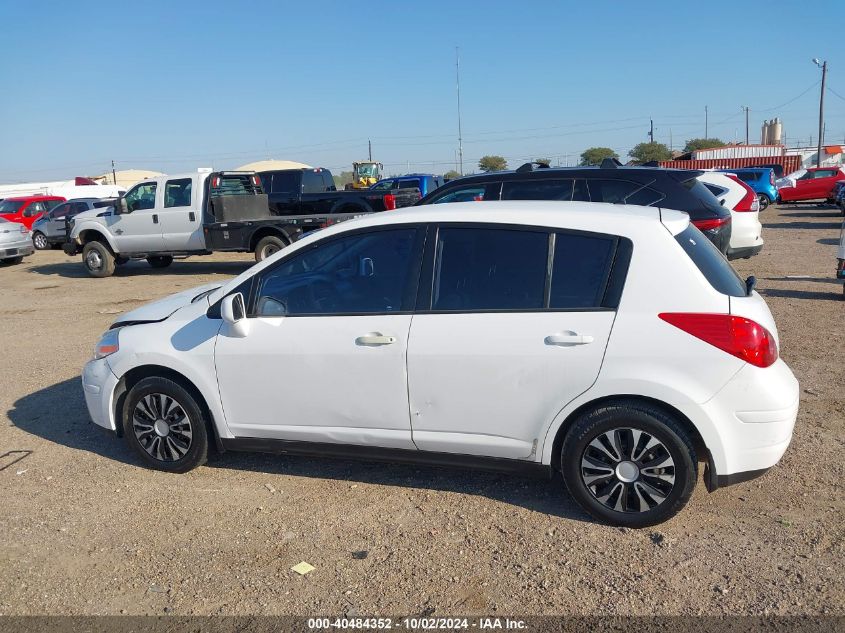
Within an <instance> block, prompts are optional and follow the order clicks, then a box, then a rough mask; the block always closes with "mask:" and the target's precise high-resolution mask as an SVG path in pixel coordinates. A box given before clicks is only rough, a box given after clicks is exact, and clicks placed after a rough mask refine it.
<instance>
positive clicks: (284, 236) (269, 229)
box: [249, 226, 293, 251]
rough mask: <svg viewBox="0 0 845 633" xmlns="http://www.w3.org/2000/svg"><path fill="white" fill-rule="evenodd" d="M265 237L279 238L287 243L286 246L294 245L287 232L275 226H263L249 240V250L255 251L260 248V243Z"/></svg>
mask: <svg viewBox="0 0 845 633" xmlns="http://www.w3.org/2000/svg"><path fill="white" fill-rule="evenodd" d="M265 237H278V238H280V239H281V240H282V241H284V242H285V246H289V245H290V244H292V243H293V239H292V238H291V236H290V235H289V234H288V232H287V231H286V230H284V229H283V228H280V227H275V226H262V227H261V228H260V229H258V230H256V231H255V232H254V233H253V234H252V235H251V236H250V238H249V250H251V251H254V250H255V249H256V247H257V246H258V242H260V241H261V240H263V239H264V238H265Z"/></svg>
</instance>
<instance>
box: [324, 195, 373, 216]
mask: <svg viewBox="0 0 845 633" xmlns="http://www.w3.org/2000/svg"><path fill="white" fill-rule="evenodd" d="M372 212H373V208H372V207H371V206H370V205H369V203H367V201H366V200H364V199H363V198H359V199H357V200H339V201H338V202H336V203H335V205H334V206H333V207H332V209H331V213H332V214H335V213H338V214H340V213H372Z"/></svg>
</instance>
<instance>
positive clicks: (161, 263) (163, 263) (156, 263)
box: [147, 255, 173, 268]
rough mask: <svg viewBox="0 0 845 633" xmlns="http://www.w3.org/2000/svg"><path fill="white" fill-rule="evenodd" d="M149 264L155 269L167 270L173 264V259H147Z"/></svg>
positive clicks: (162, 256)
mask: <svg viewBox="0 0 845 633" xmlns="http://www.w3.org/2000/svg"><path fill="white" fill-rule="evenodd" d="M147 263H148V264H149V265H150V266H152V267H153V268H167V267H168V266H170V264H172V263H173V258H172V257H171V256H170V255H157V256H155V257H147Z"/></svg>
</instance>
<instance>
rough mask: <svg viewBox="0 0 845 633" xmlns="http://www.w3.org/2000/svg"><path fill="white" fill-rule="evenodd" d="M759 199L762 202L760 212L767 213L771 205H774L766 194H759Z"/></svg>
mask: <svg viewBox="0 0 845 633" xmlns="http://www.w3.org/2000/svg"><path fill="white" fill-rule="evenodd" d="M757 199H758V200H759V201H760V211H765V210H766V209H768V208H769V205H770V204H771V203H772V201H771V200H769V196H767V195H766V194H765V193H761V194H759V195H758V196H757Z"/></svg>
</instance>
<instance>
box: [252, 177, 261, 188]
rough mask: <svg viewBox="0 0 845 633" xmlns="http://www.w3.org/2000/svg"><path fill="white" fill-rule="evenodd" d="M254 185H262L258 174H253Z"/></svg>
mask: <svg viewBox="0 0 845 633" xmlns="http://www.w3.org/2000/svg"><path fill="white" fill-rule="evenodd" d="M252 185H253V186H254V187H260V186H261V181H260V180H259V179H258V174H253V175H252Z"/></svg>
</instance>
